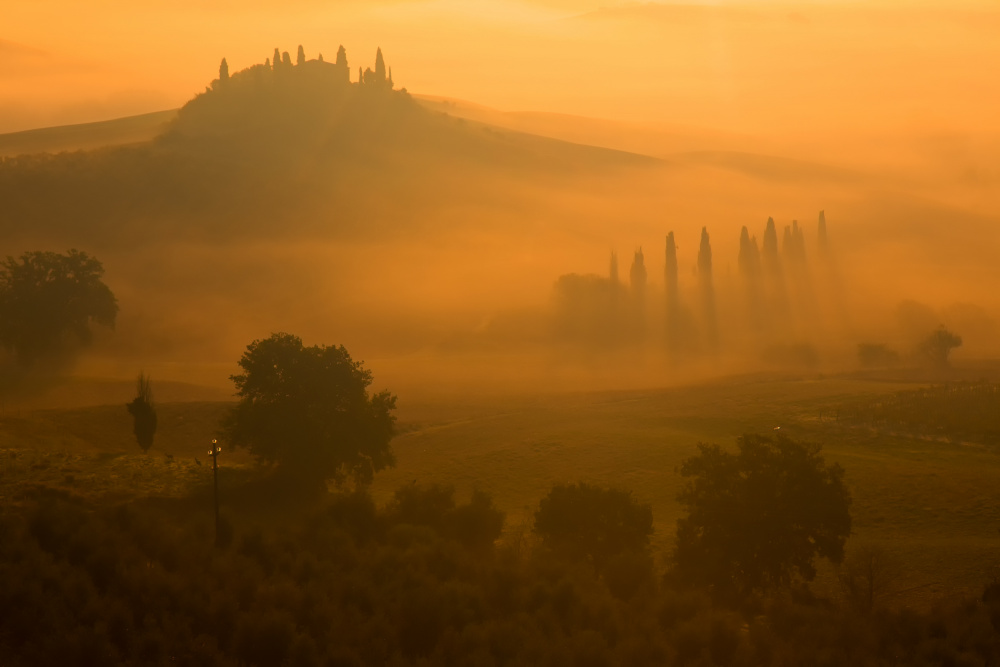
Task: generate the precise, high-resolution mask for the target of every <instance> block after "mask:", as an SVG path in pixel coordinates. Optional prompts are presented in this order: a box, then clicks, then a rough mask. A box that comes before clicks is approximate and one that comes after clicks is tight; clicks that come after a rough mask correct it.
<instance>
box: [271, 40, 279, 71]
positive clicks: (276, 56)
mask: <svg viewBox="0 0 1000 667" xmlns="http://www.w3.org/2000/svg"><path fill="white" fill-rule="evenodd" d="M271 62H272V63H273V68H274V70H275V71H277V70H278V67H280V66H281V51H279V50H278V47H277V46H276V47H274V57H273V58H271Z"/></svg>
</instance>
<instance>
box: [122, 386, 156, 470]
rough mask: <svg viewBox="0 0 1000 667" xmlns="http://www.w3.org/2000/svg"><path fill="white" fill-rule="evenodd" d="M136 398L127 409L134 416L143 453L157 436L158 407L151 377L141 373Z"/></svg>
mask: <svg viewBox="0 0 1000 667" xmlns="http://www.w3.org/2000/svg"><path fill="white" fill-rule="evenodd" d="M135 392H136V396H135V398H134V399H132V401H131V402H129V403H128V404H127V405H126V406H125V407H126V408H128V413H129V414H130V415H132V422H133V429H132V430H133V432H134V433H135V440H136V442H138V443H139V447H140V448H141V449H142V451H144V452H146V451H149V448H150V447H152V446H153V436H155V435H156V407H155V406H154V405H153V388H152V385H151V384H150V382H149V377H148V376H147V375H146V374H145V373H142V372H140V373H139V377H138V379H136V382H135Z"/></svg>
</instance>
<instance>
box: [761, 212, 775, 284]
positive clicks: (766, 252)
mask: <svg viewBox="0 0 1000 667" xmlns="http://www.w3.org/2000/svg"><path fill="white" fill-rule="evenodd" d="M760 255H761V261H762V262H763V264H764V268H766V269H768V270H769V271H776V270H777V268H778V230H777V229H776V228H775V226H774V218H768V219H767V227H766V228H765V229H764V247H763V248H762V249H761V253H760Z"/></svg>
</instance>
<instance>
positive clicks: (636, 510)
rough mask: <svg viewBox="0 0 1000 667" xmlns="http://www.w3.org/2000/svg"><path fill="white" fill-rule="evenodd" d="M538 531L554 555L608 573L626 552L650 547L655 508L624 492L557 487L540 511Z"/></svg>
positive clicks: (537, 520)
mask: <svg viewBox="0 0 1000 667" xmlns="http://www.w3.org/2000/svg"><path fill="white" fill-rule="evenodd" d="M535 532H536V533H537V534H538V535H539V537H541V539H542V544H543V545H545V546H546V547H547V548H549V549H551V550H552V551H553V552H555V553H557V554H559V555H560V556H562V557H565V558H579V559H582V560H584V561H586V562H589V563H591V564H592V565H594V567H596V568H597V570H598V571H603V570H604V569H605V568H606V566H607V565H608V563H609V561H610V560H611V559H613V558H614V557H616V556H618V555H620V554H621V553H623V552H644V551H646V549H648V548H649V536H650V535H652V534H653V508H652V507H651V506H650V505H648V504H642V503H639V502H638V501H637V500H636V499H635V498H633V497H632V494H630V493H629V492H627V491H622V490H620V489H605V488H601V487H598V486H592V485H590V484H586V483H583V482H581V483H578V484H557V485H556V486H554V487H553V488H552V490H551V491H550V492H549V495H547V496H546V497H544V498H542V501H541V503H540V504H539V506H538V511H537V512H535Z"/></svg>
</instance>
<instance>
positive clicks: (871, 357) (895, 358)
mask: <svg viewBox="0 0 1000 667" xmlns="http://www.w3.org/2000/svg"><path fill="white" fill-rule="evenodd" d="M858 361H859V362H860V363H861V365H862V366H863V367H865V368H889V367H892V366H896V365H897V364H899V353H898V352H896V351H895V350H891V349H889V347H888V346H886V345H884V344H882V343H859V344H858Z"/></svg>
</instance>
